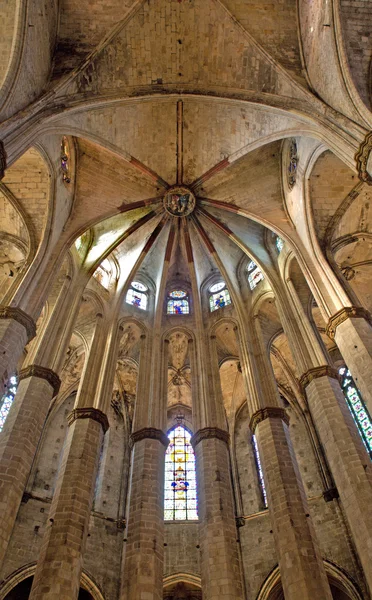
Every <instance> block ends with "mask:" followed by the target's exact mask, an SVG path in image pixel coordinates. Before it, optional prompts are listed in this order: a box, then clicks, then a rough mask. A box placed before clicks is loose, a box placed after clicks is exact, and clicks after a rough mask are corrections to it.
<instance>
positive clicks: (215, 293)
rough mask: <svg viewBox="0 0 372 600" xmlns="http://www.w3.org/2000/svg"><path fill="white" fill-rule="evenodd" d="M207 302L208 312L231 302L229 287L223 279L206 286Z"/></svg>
mask: <svg viewBox="0 0 372 600" xmlns="http://www.w3.org/2000/svg"><path fill="white" fill-rule="evenodd" d="M208 303H209V311H210V312H214V311H216V310H219V309H220V308H225V306H230V305H231V304H232V302H231V296H230V292H229V289H228V287H227V285H226V282H225V281H224V280H223V279H219V280H218V281H215V282H214V283H212V284H211V285H210V286H209V287H208Z"/></svg>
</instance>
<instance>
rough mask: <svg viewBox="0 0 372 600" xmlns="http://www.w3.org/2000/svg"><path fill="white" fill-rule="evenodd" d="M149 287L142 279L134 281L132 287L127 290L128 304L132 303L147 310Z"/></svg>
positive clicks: (126, 299)
mask: <svg viewBox="0 0 372 600" xmlns="http://www.w3.org/2000/svg"><path fill="white" fill-rule="evenodd" d="M148 291H149V289H148V287H147V285H145V284H144V283H141V282H140V281H132V283H131V284H130V288H129V289H128V291H127V296H126V298H125V301H126V302H127V304H132V305H133V306H136V307H137V308H141V309H142V310H146V308H147V300H148Z"/></svg>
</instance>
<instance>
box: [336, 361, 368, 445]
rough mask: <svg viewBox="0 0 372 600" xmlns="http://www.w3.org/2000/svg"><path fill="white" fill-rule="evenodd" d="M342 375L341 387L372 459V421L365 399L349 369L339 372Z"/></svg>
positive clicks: (342, 369) (341, 369)
mask: <svg viewBox="0 0 372 600" xmlns="http://www.w3.org/2000/svg"><path fill="white" fill-rule="evenodd" d="M338 372H339V374H340V375H341V387H342V391H343V392H344V396H345V398H346V402H347V405H348V407H349V409H350V412H351V414H352V415H353V418H354V421H355V423H356V425H357V427H358V431H359V433H360V436H361V438H362V440H363V442H364V444H365V446H366V448H367V450H368V452H369V453H370V456H371V457H372V421H371V417H370V415H369V413H368V410H367V408H366V406H365V404H364V401H363V398H362V396H361V394H360V392H359V390H358V388H357V386H356V385H355V381H354V379H353V378H352V376H351V373H350V371H349V369H348V368H347V367H341V368H340V369H339V370H338Z"/></svg>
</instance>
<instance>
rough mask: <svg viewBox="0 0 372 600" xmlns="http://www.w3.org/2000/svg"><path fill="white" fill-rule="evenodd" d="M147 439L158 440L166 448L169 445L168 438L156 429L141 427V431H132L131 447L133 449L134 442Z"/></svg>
mask: <svg viewBox="0 0 372 600" xmlns="http://www.w3.org/2000/svg"><path fill="white" fill-rule="evenodd" d="M147 439H150V440H158V441H159V442H161V443H162V444H163V446H165V447H166V448H167V446H168V444H169V438H168V436H167V435H166V434H165V433H164V431H162V430H161V429H156V428H155V427H143V429H138V431H134V432H133V433H132V435H131V436H130V442H131V446H132V447H133V446H134V444H135V443H136V442H140V441H141V440H147Z"/></svg>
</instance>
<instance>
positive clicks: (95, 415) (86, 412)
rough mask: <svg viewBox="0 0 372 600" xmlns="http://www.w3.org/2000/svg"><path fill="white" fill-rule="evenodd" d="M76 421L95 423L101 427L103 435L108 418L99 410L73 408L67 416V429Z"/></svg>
mask: <svg viewBox="0 0 372 600" xmlns="http://www.w3.org/2000/svg"><path fill="white" fill-rule="evenodd" d="M77 419H93V421H97V423H100V424H101V425H102V429H103V433H106V431H107V430H108V428H109V422H108V418H107V416H106V415H105V413H104V412H102V411H101V410H99V409H98V408H92V407H87V408H74V409H73V410H72V411H71V412H70V414H69V415H67V422H68V425H69V427H70V426H71V425H72V424H73V423H74V422H75V421H76V420H77Z"/></svg>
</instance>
